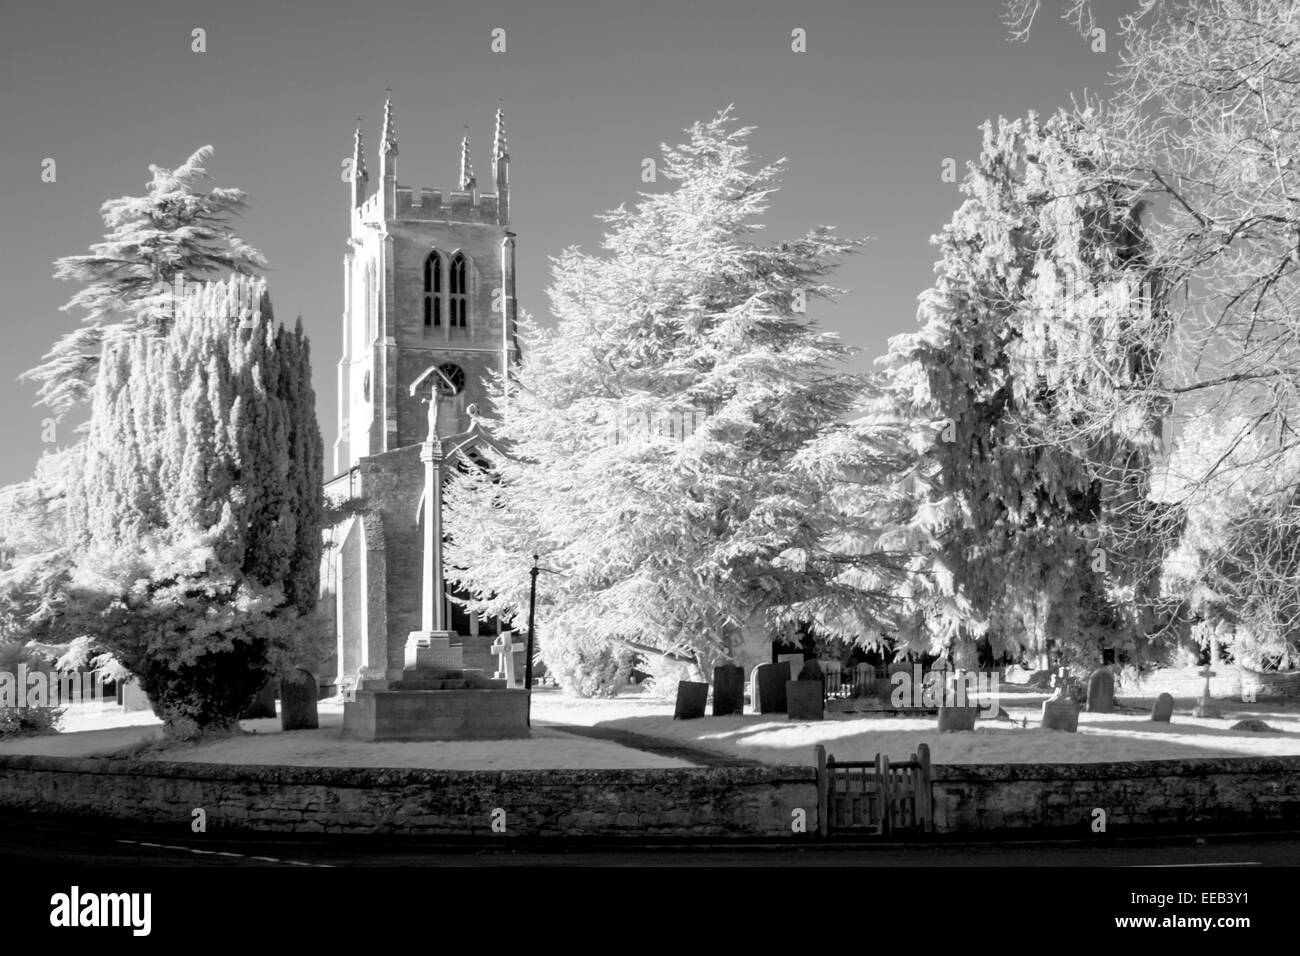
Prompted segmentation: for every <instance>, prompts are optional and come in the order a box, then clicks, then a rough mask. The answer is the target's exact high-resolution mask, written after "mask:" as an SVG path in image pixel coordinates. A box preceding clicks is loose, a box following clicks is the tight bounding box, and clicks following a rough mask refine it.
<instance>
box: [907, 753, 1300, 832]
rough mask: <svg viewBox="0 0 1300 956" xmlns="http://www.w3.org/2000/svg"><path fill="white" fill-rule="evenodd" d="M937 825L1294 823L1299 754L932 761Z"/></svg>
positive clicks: (1299, 794) (1298, 808) (1299, 793)
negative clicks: (1098, 818) (1101, 820)
mask: <svg viewBox="0 0 1300 956" xmlns="http://www.w3.org/2000/svg"><path fill="white" fill-rule="evenodd" d="M931 784H932V787H933V793H934V816H935V826H936V829H938V830H941V831H942V830H988V829H1011V830H1015V829H1038V828H1044V829H1056V828H1063V829H1076V830H1079V831H1080V832H1087V831H1088V830H1089V828H1090V825H1091V823H1092V820H1093V810H1094V809H1095V808H1101V809H1103V810H1105V811H1106V823H1107V826H1112V825H1114V826H1128V825H1134V824H1137V825H1148V826H1149V825H1168V826H1173V825H1179V826H1181V825H1191V826H1195V825H1198V824H1211V823H1212V824H1235V823H1241V824H1259V823H1283V822H1291V823H1300V757H1231V758H1198V759H1191V760H1152V761H1142V762H1135V763H1092V764H1087V763H1085V764H994V765H971V766H961V765H945V766H941V767H933V768H932V771H931Z"/></svg>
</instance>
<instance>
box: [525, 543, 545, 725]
mask: <svg viewBox="0 0 1300 956" xmlns="http://www.w3.org/2000/svg"><path fill="white" fill-rule="evenodd" d="M537 560H538V556H537V555H533V566H532V568H531V569H530V570H529V572H528V574H529V576H530V577H531V578H532V579H533V580H532V584H531V585H530V586H529V590H528V649H527V651H525V652H524V689H525V690H526V691H528V716H527V723H528V726H529V727H531V726H532V725H533V622H534V621H535V620H536V617H537V575H538V574H540V573H541V571H542V569H541V568H540V567H538V565H537Z"/></svg>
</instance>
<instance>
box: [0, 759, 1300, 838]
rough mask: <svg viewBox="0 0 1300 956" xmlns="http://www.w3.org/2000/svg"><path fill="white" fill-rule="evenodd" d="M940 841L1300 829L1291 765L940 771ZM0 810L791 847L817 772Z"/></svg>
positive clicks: (309, 783) (654, 773)
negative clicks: (947, 835)
mask: <svg viewBox="0 0 1300 956" xmlns="http://www.w3.org/2000/svg"><path fill="white" fill-rule="evenodd" d="M932 784H933V793H934V810H935V824H936V830H937V831H939V832H940V833H943V832H972V831H980V832H989V831H995V830H1003V831H1015V830H1067V831H1075V832H1077V833H1079V834H1080V835H1083V834H1086V833H1089V832H1090V824H1091V823H1092V820H1093V810H1094V809H1095V808H1101V809H1103V810H1105V811H1106V816H1107V821H1106V822H1107V826H1108V827H1128V826H1134V825H1137V826H1153V825H1154V826H1178V827H1187V828H1195V827H1196V826H1198V825H1199V826H1207V825H1215V826H1222V825H1235V824H1240V825H1242V826H1243V827H1246V828H1250V827H1253V826H1258V825H1261V824H1265V825H1269V824H1272V825H1282V824H1290V825H1295V824H1298V823H1300V757H1269V758H1262V757H1260V758H1255V757H1236V758H1222V759H1212V758H1202V759H1193V760H1188V761H1172V760H1170V761H1148V762H1142V763H1104V764H1025V765H1009V764H1001V765H987V766H975V765H972V766H958V765H949V766H938V767H934V768H933V771H932ZM0 807H3V808H6V809H16V810H33V811H40V812H46V813H74V814H85V815H89V816H99V817H108V818H114V819H124V820H137V821H142V822H153V823H163V822H166V821H169V820H170V821H173V822H175V823H176V824H177V825H178V826H184V827H186V829H187V830H188V826H189V822H190V820H191V811H192V810H193V809H195V808H197V807H202V808H204V809H205V811H206V812H207V819H208V825H209V827H212V828H220V827H229V828H238V829H256V830H273V831H292V832H300V833H362V834H394V835H397V834H408V835H413V836H416V835H418V836H462V837H465V836H492V835H494V834H493V831H492V818H493V811H494V810H497V809H498V808H499V809H501V810H504V811H505V826H506V830H505V835H507V836H516V837H520V836H522V837H555V836H565V837H589V836H590V837H594V836H600V837H618V836H624V837H631V838H635V837H646V836H684V837H725V838H744V837H750V838H755V837H762V838H771V839H777V838H784V837H789V836H792V835H793V830H792V826H791V824H792V821H793V820H794V815H793V811H795V810H796V809H803V810H805V811H806V819H807V832H808V833H810V834H811V833H815V832H816V829H817V787H816V779H815V772H814V771H813V769H812V768H811V767H807V768H805V767H764V768H748V767H746V768H708V769H704V768H699V769H688V770H621V771H614V770H584V771H579V770H534V771H474V772H468V771H460V772H452V771H432V770H399V769H392V770H385V769H348V768H317V767H266V766H258V767H249V766H232V765H224V764H186V763H163V762H152V761H133V760H110V759H102V758H101V759H74V758H66V757H37V756H5V757H0Z"/></svg>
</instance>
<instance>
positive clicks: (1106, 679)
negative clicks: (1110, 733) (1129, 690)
mask: <svg viewBox="0 0 1300 956" xmlns="http://www.w3.org/2000/svg"><path fill="white" fill-rule="evenodd" d="M1114 711H1115V674H1114V673H1113V672H1112V671H1111V669H1110V668H1109V667H1098V668H1097V669H1096V670H1095V671H1093V672H1092V676H1091V677H1089V678H1088V713H1090V714H1110V713H1114Z"/></svg>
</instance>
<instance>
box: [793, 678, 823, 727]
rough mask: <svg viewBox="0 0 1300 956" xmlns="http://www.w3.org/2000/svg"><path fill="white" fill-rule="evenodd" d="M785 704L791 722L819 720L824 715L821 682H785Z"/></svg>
mask: <svg viewBox="0 0 1300 956" xmlns="http://www.w3.org/2000/svg"><path fill="white" fill-rule="evenodd" d="M785 702H786V708H787V711H788V714H789V717H790V719H791V720H821V719H822V717H823V716H824V713H825V712H824V698H823V697H822V682H821V681H820V680H792V681H786V684H785Z"/></svg>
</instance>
